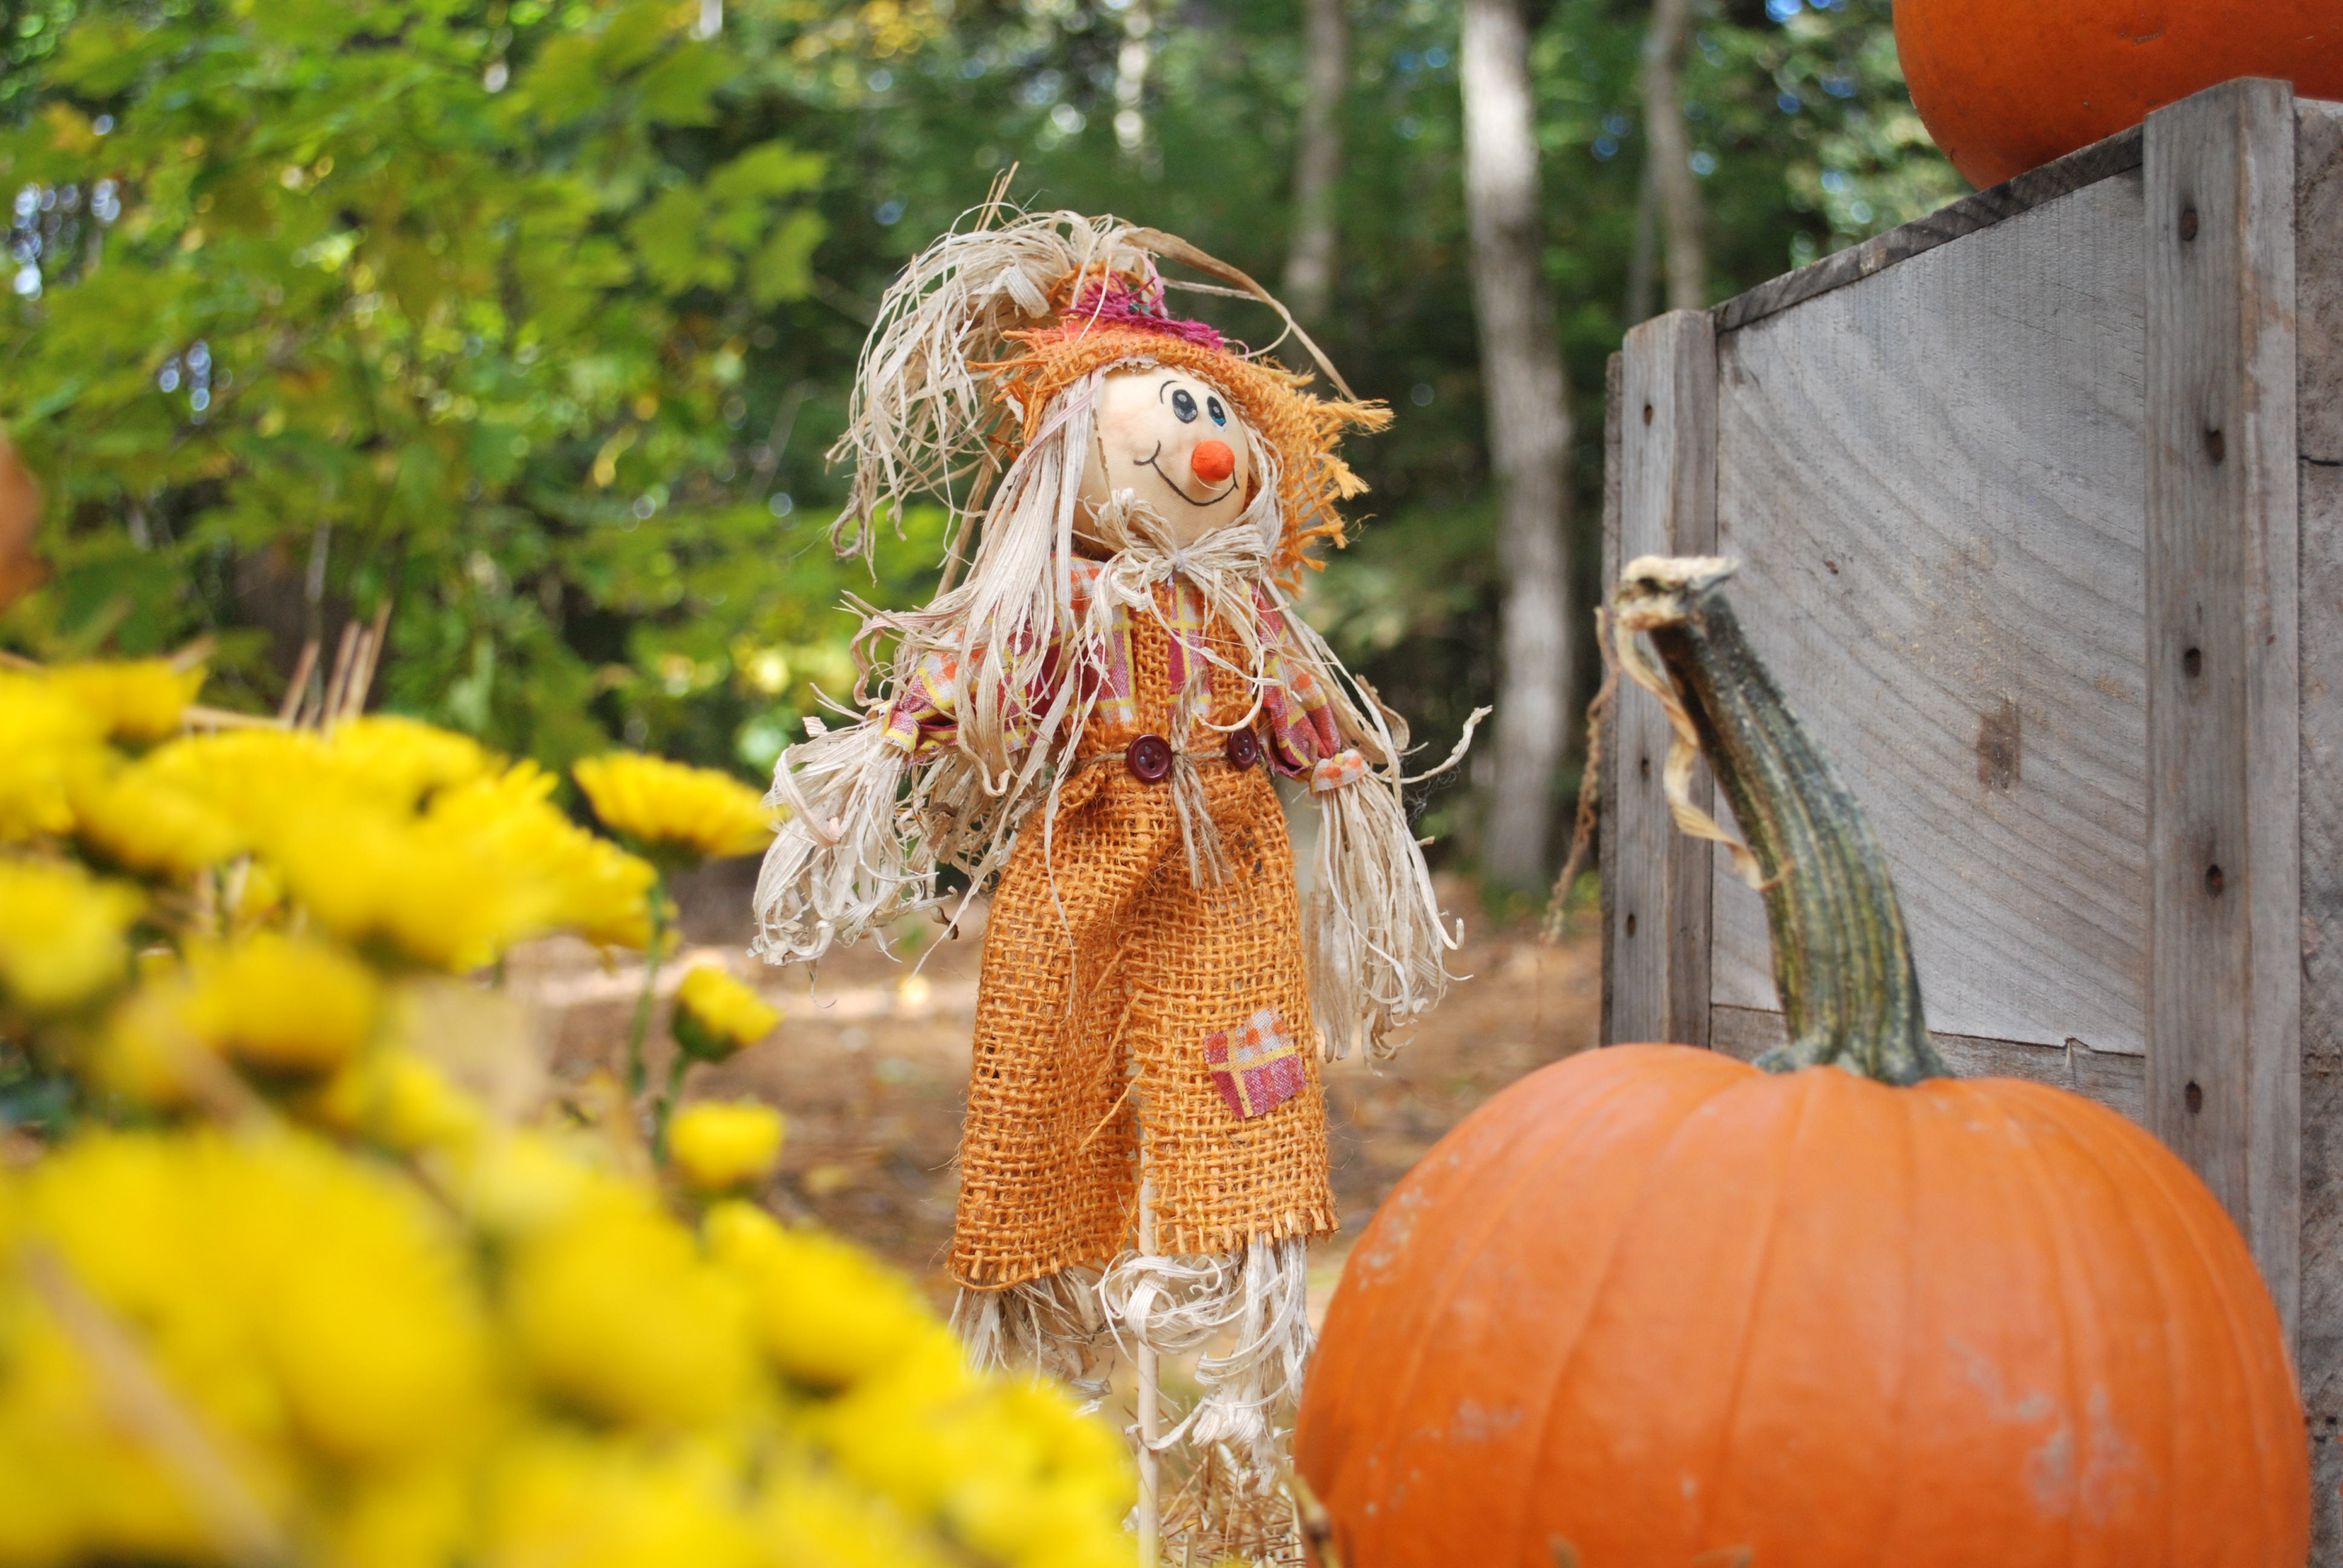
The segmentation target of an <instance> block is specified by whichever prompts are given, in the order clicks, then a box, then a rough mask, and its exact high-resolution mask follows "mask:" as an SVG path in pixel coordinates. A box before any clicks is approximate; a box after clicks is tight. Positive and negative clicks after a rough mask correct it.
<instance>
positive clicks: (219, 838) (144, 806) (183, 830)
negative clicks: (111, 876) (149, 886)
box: [66, 763, 244, 877]
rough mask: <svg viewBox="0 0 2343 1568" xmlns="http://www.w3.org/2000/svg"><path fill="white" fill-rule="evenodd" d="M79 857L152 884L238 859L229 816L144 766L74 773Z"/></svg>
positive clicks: (69, 791) (69, 789)
mask: <svg viewBox="0 0 2343 1568" xmlns="http://www.w3.org/2000/svg"><path fill="white" fill-rule="evenodd" d="M66 795H67V799H68V800H69V801H70V803H71V805H72V808H73V818H74V822H73V830H74V834H75V837H76V838H78V839H80V840H81V845H82V848H83V849H84V850H85V851H87V852H88V853H89V854H91V855H92V856H94V857H95V858H96V859H100V860H103V861H105V862H106V863H107V864H109V865H114V866H119V867H120V868H122V869H124V870H126V871H134V872H136V873H139V874H140V875H143V876H151V877H186V876H191V875H193V874H194V873H195V872H196V871H199V870H202V869H205V868H206V867H208V866H216V865H218V864H219V863H220V862H221V861H222V860H226V859H229V858H230V857H232V856H234V855H236V854H237V853H239V852H240V851H241V850H242V849H243V848H244V835H243V834H241V833H239V832H238V831H237V830H236V824H235V822H234V821H233V820H231V819H230V818H229V817H228V815H227V813H226V812H225V811H222V810H221V809H219V808H218V807H217V806H216V805H214V804H213V803H212V802H211V801H210V800H209V799H206V797H205V796H203V795H201V794H198V793H196V792H195V791H193V790H190V789H186V788H185V787H184V786H183V785H181V784H180V783H178V782H177V781H176V780H174V779H168V778H166V777H164V776H162V775H161V774H159V773H157V772H156V770H155V769H151V768H148V767H146V766H145V765H144V764H143V763H133V764H131V765H130V766H128V767H126V768H116V767H110V766H106V765H105V764H97V765H93V766H89V767H85V768H82V769H77V770H76V771H75V773H74V775H73V776H72V778H71V779H69V781H68V783H67V786H66Z"/></svg>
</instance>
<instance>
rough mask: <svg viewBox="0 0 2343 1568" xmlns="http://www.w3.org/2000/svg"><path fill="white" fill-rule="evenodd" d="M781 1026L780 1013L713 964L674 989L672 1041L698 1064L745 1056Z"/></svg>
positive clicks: (703, 965) (698, 969)
mask: <svg viewBox="0 0 2343 1568" xmlns="http://www.w3.org/2000/svg"><path fill="white" fill-rule="evenodd" d="M780 1021H781V1014H780V1010H779V1009H778V1008H776V1007H774V1006H773V1005H772V1004H771V1003H770V1002H769V1001H767V1000H765V999H764V998H763V997H760V996H759V995H758V994H757V993H756V992H755V991H754V990H751V989H749V987H748V986H746V985H743V984H742V983H741V982H740V981H739V980H735V979H733V978H732V976H731V975H729V974H728V973H727V972H725V970H722V969H721V968H719V967H718V966H717V965H715V964H701V965H700V966H699V967H698V968H697V969H695V970H692V971H691V972H690V973H689V974H688V975H686V976H684V977H683V983H682V984H680V985H679V986H678V987H677V988H676V992H675V1038H676V1040H677V1042H678V1043H679V1044H680V1045H681V1046H682V1047H683V1049H684V1050H687V1051H689V1052H690V1053H691V1054H692V1055H694V1056H696V1057H699V1059H700V1060H703V1061H721V1060H724V1059H725V1058H726V1057H728V1056H730V1055H732V1054H733V1053H735V1052H736V1051H739V1050H746V1049H747V1048H748V1047H749V1046H752V1045H754V1044H756V1043H757V1042H758V1041H759V1040H762V1039H764V1038H765V1037H766V1036H767V1035H769V1034H770V1033H772V1032H773V1028H774V1026H775V1025H776V1024H778V1023H779V1022H780Z"/></svg>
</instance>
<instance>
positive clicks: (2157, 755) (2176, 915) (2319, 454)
mask: <svg viewBox="0 0 2343 1568" xmlns="http://www.w3.org/2000/svg"><path fill="white" fill-rule="evenodd" d="M1609 407H1610V417H1609V418H1608V420H1607V422H1606V423H1607V428H1606V441H1607V445H1608V462H1607V465H1606V487H1605V488H1606V494H1605V506H1604V568H1605V578H1606V580H1612V579H1615V577H1616V575H1617V571H1618V568H1620V566H1621V565H1622V564H1623V563H1624V562H1625V561H1627V560H1630V559H1632V558H1634V557H1636V556H1640V555H1645V554H1653V553H1664V554H1677V555H1688V554H1700V555H1707V554H1716V555H1724V556H1729V557H1733V558H1737V559H1739V560H1740V561H1741V562H1742V571H1741V575H1740V577H1739V578H1738V579H1737V592H1736V593H1735V608H1736V609H1737V610H1738V611H1739V613H1740V615H1741V618H1742V619H1743V621H1744V623H1745V625H1746V626H1747V627H1748V628H1749V631H1750V634H1751V636H1752V638H1754V640H1755V642H1756V644H1757V646H1758V648H1760V649H1761V651H1762V652H1763V653H1764V654H1765V657H1766V658H1767V660H1768V661H1769V663H1770V664H1771V665H1772V667H1773V668H1774V670H1775V674H1776V675H1777V676H1778V678H1780V680H1781V682H1782V684H1783V686H1784V687H1785V689H1786V691H1787V692H1788V694H1789V697H1790V699H1791V701H1792V702H1793V704H1794V705H1795V707H1796V709H1798V711H1799V713H1800V715H1801V716H1802V717H1803V718H1804V719H1805V721H1806V722H1807V724H1808V725H1809V727H1810V728H1811V729H1813V730H1814V731H1815V735H1816V738H1817V739H1818V740H1819V741H1820V743H1821V744H1822V746H1823V748H1824V749H1825V751H1826V752H1827V753H1828V754H1829V755H1830V756H1831V757H1832V758H1833V759H1835V761H1836V762H1837V764H1838V766H1839V767H1840V768H1841V769H1843V771H1844V773H1845V777H1846V779H1847V781H1848V783H1849V784H1850V785H1852V786H1853V788H1854V789H1855V793H1856V794H1857V796H1859V797H1860V798H1861V799H1862V800H1863V802H1864V804H1865V807H1866V808H1867V809H1869V811H1870V813H1871V817H1872V820H1873V822H1874V823H1875V826H1876V827H1877V829H1878V830H1879V833H1880V836H1881V838H1882V839H1883V840H1884V841H1885V845H1886V847H1887V849H1888V853H1889V857H1890V859H1891V860H1892V861H1893V863H1894V868H1895V873H1896V886H1897V888H1898V890H1900V892H1901V894H1902V897H1903V900H1904V907H1905V910H1906V915H1907V917H1908V919H1909V923H1910V925H1911V928H1912V933H1913V940H1914V944H1915V946H1916V949H1917V952H1918V960H1919V969H1920V979H1921V986H1922V990H1923V993H1924V995H1925V996H1926V1001H1927V1008H1928V1017H1929V1021H1930V1023H1931V1024H1932V1025H1933V1027H1934V1028H1935V1029H1936V1030H1939V1031H1941V1032H1939V1033H1938V1034H1937V1035H1936V1040H1937V1043H1938V1045H1939V1047H1940V1048H1941V1049H1942V1050H1943V1051H1944V1053H1945V1055H1946V1058H1947V1059H1948V1060H1951V1062H1952V1063H1953V1064H1954V1065H1955V1067H1956V1069H1957V1070H1961V1071H1963V1072H1966V1073H2003V1074H2015V1075H2018V1076H2022V1077H2026V1078H2035V1079H2041V1080H2046V1081H2052V1082H2056V1083H2058V1084H2061V1085H2063V1086H2065V1087H2067V1088H2070V1089H2073V1090H2076V1091H2079V1092H2081V1093H2083V1094H2087V1095H2089V1096H2090V1097H2092V1098H2093V1099H2096V1100H2098V1101H2102V1102H2104V1103H2106V1104H2108V1105H2111V1106H2113V1107H2115V1108H2116V1109H2117V1110H2119V1111H2122V1112H2124V1113H2125V1114H2126V1115H2127V1116H2130V1117H2132V1118H2133V1119H2135V1120H2136V1121H2139V1122H2141V1123H2142V1124H2143V1125H2145V1126H2147V1127H2148V1128H2149V1129H2151V1130H2152V1131H2155V1132H2156V1133H2157V1135H2158V1136H2160V1137H2161V1138H2163V1139H2164V1140H2165V1141H2166V1142H2167V1143H2168V1144H2169V1145H2170V1146H2171V1147H2172V1148H2173V1149H2175V1150H2176V1151H2178V1152H2179V1153H2180V1154H2181V1155H2182V1156H2183V1157H2184V1158H2185V1159H2187V1161H2188V1162H2189V1163H2190V1164H2191V1165H2192V1166H2194V1167H2195V1168H2196V1169H2197V1171H2199V1172H2200V1173H2201V1174H2202V1175H2203V1176H2204V1177H2205V1179H2206V1181H2207V1182H2208V1183H2210V1184H2211V1186H2212V1188H2213V1190H2214V1191H2215V1192H2217V1194H2218V1195H2219V1196H2220V1198H2221V1199H2222V1201H2224V1202H2225V1203H2226V1204H2227V1206H2228V1209H2229V1211H2230V1212H2231V1213H2232V1214H2233V1215H2234V1216H2236V1218H2237V1223H2238V1225H2239V1226H2240V1227H2241V1228H2242V1229H2243V1231H2245V1234H2246V1236H2247V1240H2248V1241H2249V1242H2250V1243H2251V1244H2252V1246H2253V1250H2254V1255H2255V1257H2256V1258H2257V1259H2258V1261H2259V1262H2260V1264H2261V1267H2262V1270H2263V1272H2264V1274H2265V1276H2266V1277H2267V1279H2268V1282H2269V1286H2270V1290H2271V1293H2272V1294H2273V1295H2274V1296H2275V1297H2276V1299H2277V1301H2278V1309H2279V1312H2281V1313H2282V1314H2283V1316H2284V1317H2285V1319H2286V1321H2287V1322H2288V1325H2289V1326H2290V1328H2291V1329H2292V1330H2293V1331H2294V1332H2295V1334H2296V1336H2297V1339H2296V1342H2297V1346H2298V1364H2299V1365H2300V1367H2301V1369H2302V1375H2303V1388H2304V1396H2305V1402H2306V1406H2307V1409H2308V1412H2309V1419H2310V1426H2311V1435H2312V1437H2313V1439H2314V1453H2315V1457H2316V1466H2317V1468H2316V1474H2317V1488H2316V1496H2317V1498H2318V1552H2317V1553H2316V1556H2317V1560H2318V1561H2320V1562H2322V1563H2324V1562H2338V1561H2343V1518H2338V1503H2337V1486H2338V1482H2343V1442H2338V1436H2343V105H2338V104H2328V103H2317V102H2311V101H2307V100H2297V99H2296V98H2294V97H2293V96H2292V95H2291V93H2290V92H2289V90H2288V87H2287V85H2285V84H2283V83H2273V82H2262V81H2238V82H2231V83H2228V84H2227V85H2223V86H2221V87H2217V88H2215V89H2213V90H2211V91H2208V92H2206V93H2201V94H2199V95H2197V96H2195V97H2193V98H2189V99H2187V100H2186V101H2184V102H2182V103H2178V104H2175V105H2173V106H2170V107H2169V108H2166V109H2163V110H2159V111H2158V112H2157V113H2156V114H2154V115H2151V116H2149V117H2148V119H2147V124H2146V126H2143V127H2141V128H2139V129H2136V130H2133V131H2130V132H2127V133H2126V134H2124V135H2122V136H2116V137H2112V138H2110V139H2109V140H2107V141H2105V142H2101V143H2099V144H2097V146H2091V147H2087V148H2086V149H2084V150H2083V151H2081V152H2078V153H2076V154H2074V155H2073V156H2069V157H2066V158H2064V159H2062V160H2060V161H2059V162H2057V163H2055V164H2051V165H2049V166H2046V167H2044V168H2041V169H2037V170H2036V171H2034V172H2033V173H2031V174H2028V175H2026V176H2021V177H2020V178H2018V179H2016V180H2014V181H2012V182H2011V183H2009V184H2008V185H2006V186H1997V187H1996V188H1995V189H1993V190H1989V191H1985V192H1982V193H1980V194H1978V195H1976V196H1970V197H1968V198H1967V199H1966V200H1964V201H1961V202H1957V203H1956V204H1954V205H1953V206H1949V207H1946V209H1944V210H1943V211H1942V212H1939V213H1936V214H1935V215H1934V216H1930V217H1927V218H1925V219H1922V220H1921V221H1919V222H1917V223H1914V224H1911V225H1908V226H1905V227H1904V228H1901V229H1897V230H1896V231H1895V232H1893V233H1891V234H1886V235H1883V236H1879V237H1877V238H1875V239H1873V240H1871V241H1869V242H1867V243H1866V244H1865V245H1862V246H1857V247H1855V248H1854V249H1852V250H1848V251H1845V252H1842V253H1840V254H1838V255H1836V256H1831V257H1829V258H1828V259H1826V260H1824V261H1822V262H1819V263H1817V264H1815V266H1809V267H1806V268H1804V269H1803V270H1801V271H1798V272H1795V273H1792V274H1790V275H1788V276H1785V277H1780V278H1776V279H1775V280H1774V281H1773V282H1771V283H1768V284H1765V285H1764V286H1761V287H1759V288H1755V289H1753V290H1751V291H1750V292H1749V293H1747V294H1745V295H1742V296H1741V297H1738V298H1736V299H1733V300H1729V301H1727V302H1726V303H1725V304H1724V305H1721V306H1719V307H1716V308H1715V309H1714V310H1711V311H1707V312H1692V311H1679V312H1674V313H1671V314H1670V315H1667V316H1664V317H1659V318H1657V319H1655V320H1653V321H1650V322H1647V323H1645V324H1644V326H1642V327H1637V328H1635V329H1634V331H1633V332H1631V333H1629V334H1628V337H1627V340H1626V345H1625V347H1624V352H1623V353H1622V354H1620V355H1619V356H1618V357H1615V358H1614V361H1613V368H1612V378H1611V385H1610V398H1609ZM1613 735H1614V744H1613V745H1612V747H1611V748H1610V749H1609V754H1608V755H1607V756H1606V757H1605V759H1604V764H1605V778H1604V789H1605V799H1606V800H1607V802H1608V803H1609V806H1610V810H1609V814H1608V816H1607V818H1606V821H1605V826H1604V868H1603V869H1604V890H1605V893H1604V1040H1606V1041H1610V1040H1680V1041H1684V1042H1687V1043H1694V1044H1703V1045H1709V1046H1713V1047H1714V1048H1715V1049H1717V1050H1726V1051H1731V1052H1733V1053H1734V1054H1735V1055H1738V1056H1749V1055H1753V1054H1755V1052H1756V1051H1758V1050H1762V1049H1764V1048H1765V1046H1767V1045H1768V1044H1771V1043H1774V1042H1775V1041H1777V1040H1779V1039H1780V1038H1781V1023H1780V1016H1779V1013H1778V1012H1777V1010H1776V1009H1775V998H1774V994H1773V986H1772V980H1771V978H1770V971H1769V969H1768V962H1767V953H1766V938H1765V920H1764V913H1763V910H1762V907H1761V905H1760V903H1759V900H1758V899H1757V896H1756V895H1755V893H1753V892H1751V891H1749V890H1747V889H1746V888H1745V887H1743V886H1742V885H1741V884H1740V883H1739V882H1737V881H1735V880H1733V879H1731V878H1730V877H1729V876H1727V875H1725V862H1724V859H1723V857H1721V856H1717V855H1714V854H1712V853H1711V850H1710V849H1709V847H1708V846H1706V845H1704V844H1702V843H1698V842H1695V841H1694V840H1692V839H1685V838H1684V837H1682V836H1681V835H1678V834H1676V833H1674V832H1673V831H1672V829H1671V828H1670V826H1669V822H1668V816H1667V810H1666V807H1665V804H1664V801H1663V799H1662V798H1661V791H1660V778H1659V773H1660V765H1661V761H1662V759H1663V758H1664V755H1665V750H1666V745H1667V727H1666V724H1665V721H1664V719H1663V718H1662V716H1661V713H1660V711H1659V709H1658V706H1657V704H1655V703H1654V702H1653V701H1652V700H1651V699H1649V698H1648V697H1646V696H1645V695H1644V693H1642V692H1641V691H1637V690H1634V689H1628V690H1626V691H1624V694H1623V696H1622V698H1621V699H1620V704H1619V709H1618V711H1617V714H1616V716H1615V719H1614V726H1613ZM1701 787H1702V788H1703V789H1705V788H1706V785H1705V780H1703V783H1702V786H1701Z"/></svg>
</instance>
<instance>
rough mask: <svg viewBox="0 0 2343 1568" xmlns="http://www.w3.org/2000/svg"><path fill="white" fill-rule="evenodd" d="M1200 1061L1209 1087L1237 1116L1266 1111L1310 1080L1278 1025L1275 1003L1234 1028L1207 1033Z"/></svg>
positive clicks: (1243, 1117) (1298, 1054)
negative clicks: (1209, 1076) (1208, 1073)
mask: <svg viewBox="0 0 2343 1568" xmlns="http://www.w3.org/2000/svg"><path fill="white" fill-rule="evenodd" d="M1204 1065H1205V1067H1206V1068H1208V1069H1209V1070H1211V1072H1212V1087H1213V1088H1215V1089H1217V1090H1219V1091H1221V1098H1222V1100H1225V1101H1228V1105H1229V1110H1230V1111H1232V1113H1233V1114H1234V1115H1235V1116H1236V1119H1237V1120H1238V1121H1246V1120H1248V1119H1250V1118H1252V1117H1255V1116H1265V1115H1267V1114H1268V1113H1269V1112H1270V1111H1273V1110H1275V1109H1276V1108H1277V1107H1278V1106H1280V1105H1282V1104H1284V1103H1285V1102H1286V1101H1289V1100H1291V1099H1292V1098H1293V1097H1294V1096H1295V1095H1297V1094H1299V1093H1301V1092H1302V1085H1303V1084H1304V1083H1305V1082H1307V1081H1308V1080H1307V1078H1306V1077H1305V1076H1304V1075H1303V1073H1302V1051H1301V1048H1300V1047H1298V1046H1296V1045H1295V1044H1294V1043H1293V1039H1292V1036H1291V1035H1289V1034H1287V1033H1286V1032H1285V1030H1283V1028H1282V1027H1281V1026H1280V1025H1279V1022H1278V1018H1277V1010H1276V1009H1274V1008H1266V1007H1265V1008H1263V1009H1262V1010H1260V1011H1259V1012H1257V1013H1255V1014H1253V1015H1252V1018H1251V1019H1249V1020H1246V1021H1245V1022H1244V1023H1243V1024H1242V1025H1240V1026H1239V1027H1238V1028H1235V1029H1224V1030H1221V1031H1220V1032H1219V1033H1218V1034H1208V1035H1206V1036H1205V1037H1204Z"/></svg>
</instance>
